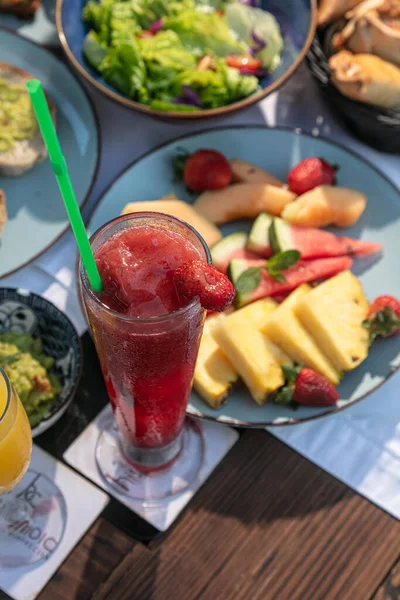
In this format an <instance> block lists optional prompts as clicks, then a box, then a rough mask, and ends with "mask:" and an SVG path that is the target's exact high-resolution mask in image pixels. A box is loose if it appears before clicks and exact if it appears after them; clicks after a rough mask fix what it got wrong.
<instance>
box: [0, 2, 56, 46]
mask: <svg viewBox="0 0 400 600" xmlns="http://www.w3.org/2000/svg"><path fill="white" fill-rule="evenodd" d="M55 6H56V0H42V3H41V5H40V6H39V8H38V9H37V11H36V13H35V16H34V17H33V19H19V18H18V17H14V15H7V14H0V25H1V26H3V27H9V28H10V29H12V30H13V31H16V32H18V33H19V34H20V35H23V36H24V37H26V38H28V39H29V40H32V42H36V43H37V44H41V45H42V46H51V47H55V46H59V44H60V41H59V39H58V35H57V28H56V23H55V18H54V12H55Z"/></svg>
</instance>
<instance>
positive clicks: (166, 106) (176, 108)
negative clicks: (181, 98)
mask: <svg viewBox="0 0 400 600" xmlns="http://www.w3.org/2000/svg"><path fill="white" fill-rule="evenodd" d="M150 108H153V109H154V110H162V111H164V112H197V111H198V110H199V109H198V108H196V107H195V106H190V105H188V104H173V103H172V102H165V101H164V100H153V101H152V102H151V104H150Z"/></svg>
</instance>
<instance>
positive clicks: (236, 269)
mask: <svg viewBox="0 0 400 600" xmlns="http://www.w3.org/2000/svg"><path fill="white" fill-rule="evenodd" d="M352 264H353V261H352V259H351V258H350V257H349V256H338V257H335V258H319V259H315V260H299V261H298V262H297V263H296V264H295V265H294V266H293V267H290V269H287V271H283V275H284V276H285V278H286V282H284V283H280V282H278V281H276V280H275V279H274V278H273V277H270V276H269V275H268V273H267V271H266V270H265V269H264V268H262V279H261V283H260V285H259V286H258V287H257V288H256V289H254V290H252V291H251V292H237V293H236V300H235V303H236V307H237V308H240V307H241V306H245V305H246V304H250V302H254V301H255V300H259V299H260V298H266V297H267V296H281V295H282V294H286V293H287V292H290V291H292V290H294V289H295V288H297V287H298V286H299V285H301V284H302V283H310V282H312V281H319V280H321V279H328V278H329V277H332V276H333V275H336V274H337V273H340V271H345V270H346V269H350V267H351V266H352ZM250 267H265V260H261V259H257V260H244V259H234V260H232V261H231V263H230V265H229V269H228V271H229V277H230V279H231V281H232V283H233V285H235V287H236V283H237V281H238V279H239V277H240V275H241V274H242V273H243V272H244V271H246V269H248V268H250Z"/></svg>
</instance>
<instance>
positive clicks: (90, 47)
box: [83, 30, 108, 69]
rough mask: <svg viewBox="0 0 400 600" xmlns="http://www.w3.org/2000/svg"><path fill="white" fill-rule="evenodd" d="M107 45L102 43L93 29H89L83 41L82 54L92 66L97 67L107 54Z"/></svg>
mask: <svg viewBox="0 0 400 600" xmlns="http://www.w3.org/2000/svg"><path fill="white" fill-rule="evenodd" d="M107 52H108V49H107V45H106V44H104V43H102V42H101V40H100V39H99V36H98V34H97V33H96V32H95V31H93V30H92V31H89V33H88V34H87V36H86V37H85V40H84V42H83V54H84V55H85V57H86V60H87V61H88V63H89V64H90V65H92V67H94V68H95V69H98V68H99V67H100V64H101V63H102V62H103V60H104V59H105V57H106V56H107Z"/></svg>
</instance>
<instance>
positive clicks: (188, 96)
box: [175, 85, 203, 108]
mask: <svg viewBox="0 0 400 600" xmlns="http://www.w3.org/2000/svg"><path fill="white" fill-rule="evenodd" d="M182 92H183V94H182V95H181V96H178V97H177V98H175V104H187V105H189V106H195V107H196V108H202V106H203V103H202V101H201V100H200V96H199V95H198V93H197V92H195V91H194V90H192V89H191V88H190V87H189V86H188V85H183V86H182Z"/></svg>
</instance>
